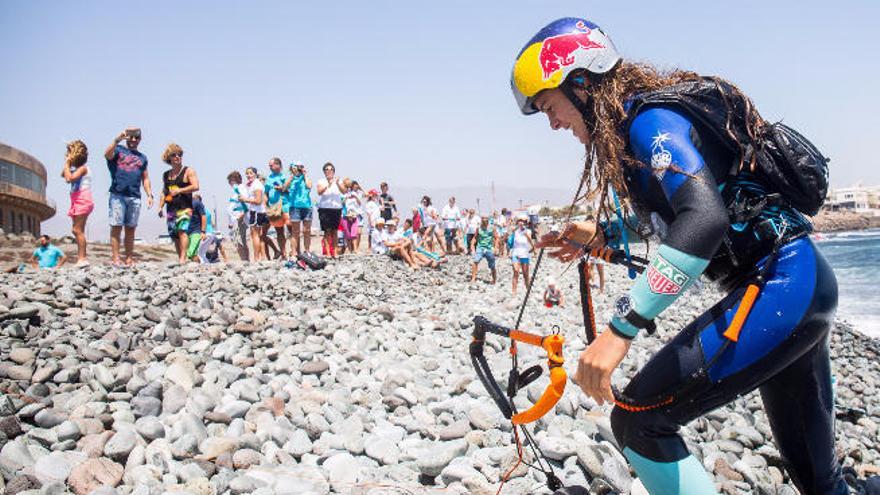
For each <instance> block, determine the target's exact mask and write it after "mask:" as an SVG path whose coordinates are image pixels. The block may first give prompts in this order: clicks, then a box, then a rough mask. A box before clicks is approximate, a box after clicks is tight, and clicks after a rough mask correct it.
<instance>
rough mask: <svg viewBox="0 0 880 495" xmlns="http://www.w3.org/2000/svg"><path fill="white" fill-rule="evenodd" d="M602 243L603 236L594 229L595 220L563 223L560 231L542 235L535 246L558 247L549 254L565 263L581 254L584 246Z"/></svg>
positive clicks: (538, 247)
mask: <svg viewBox="0 0 880 495" xmlns="http://www.w3.org/2000/svg"><path fill="white" fill-rule="evenodd" d="M604 244H605V238H604V237H603V236H602V234H601V232H597V231H596V223H595V222H571V223H568V224H566V225H565V227H564V228H563V229H562V232H555V231H551V232H548V233H546V234H544V235H542V236H541V238H540V239H538V243H537V244H536V245H535V248H537V249H540V248H548V247H549V248H558V249H557V250H556V251H553V252H552V253H550V254H549V256H550V257H551V258H556V259H558V260H559V261H562V262H566V263H567V262H569V261H573V260H575V259H577V258H578V257H579V256H581V255H582V254H583V253H584V248H587V249H589V248H593V247H598V246H602V245H604Z"/></svg>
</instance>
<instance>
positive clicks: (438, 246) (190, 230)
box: [31, 127, 538, 294]
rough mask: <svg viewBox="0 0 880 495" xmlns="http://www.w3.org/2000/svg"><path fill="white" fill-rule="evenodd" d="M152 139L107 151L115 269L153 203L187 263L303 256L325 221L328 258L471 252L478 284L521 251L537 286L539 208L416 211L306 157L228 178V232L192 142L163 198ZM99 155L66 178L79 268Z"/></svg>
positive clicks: (423, 204) (73, 147)
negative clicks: (230, 249)
mask: <svg viewBox="0 0 880 495" xmlns="http://www.w3.org/2000/svg"><path fill="white" fill-rule="evenodd" d="M141 137H142V133H141V130H140V129H138V128H133V127H132V128H127V129H125V130H124V131H123V132H121V133H120V134H119V135H118V136H116V137H115V138H114V139H113V142H112V143H110V145H109V146H107V148H106V149H105V150H104V156H103V158H104V159H105V160H106V163H107V167H108V171H109V173H110V180H111V184H110V191H109V192H110V197H109V218H108V223H109V225H110V246H111V256H112V259H111V263H112V264H113V265H115V266H131V265H133V264H134V252H133V251H134V239H135V231H136V229H137V226H138V220H139V218H140V215H141V209H142V207H143V206H144V203H146V208H147V209H152V208H153V206H154V204H155V205H156V206H157V213H158V215H159V217H160V218H162V219H164V220H165V222H166V227H167V232H168V237H169V238H170V240H171V242H173V244H174V247H175V250H176V253H177V257H178V261H179V262H180V263H181V264H183V263H187V262H200V263H217V262H220V261H226V260H227V254H226V248H225V244H226V243H230V244H232V245H233V246H234V248H235V251H236V252H237V254H238V257H239V258H240V259H241V260H242V261H252V262H259V261H266V260H282V261H289V260H295V259H296V258H297V257H298V256H300V255H301V254H302V253H304V252H311V250H312V235H311V232H312V226H313V222H315V221H317V226H318V228H319V230H320V232H321V235H320V237H319V239H320V246H321V249H320V252H321V253H322V254H323V256H324V257H327V258H331V259H336V258H338V257H339V256H342V255H346V254H357V253H372V254H375V255H387V256H389V257H390V258H391V259H392V260H396V261H399V262H401V263H402V264H404V265H405V266H407V267H409V268H410V269H414V270H415V269H421V268H436V267H438V266H440V265H441V264H443V263H445V262H447V260H448V259H449V256H452V255H467V256H470V257H471V262H472V264H471V274H470V277H471V281H472V282H475V281H476V280H477V275H478V271H479V266H480V264H481V263H482V262H483V260H485V262H486V265H487V268H488V270H489V273H490V276H491V278H490V279H489V280H490V281H491V283H495V282H496V281H497V272H496V259H497V258H498V257H504V256H509V258H510V260H511V263H512V267H513V274H514V275H513V281H512V289H513V293H514V294H516V292H517V288H518V280H519V278H520V277H522V281H523V284H524V286H526V287H527V286H528V285H529V283H530V278H529V274H530V270H529V267H530V262H531V257H532V255H533V253H534V250H535V249H534V240H535V238H536V235H537V231H536V227H537V225H538V215H537V213H538V212H537V208H535V209H529V210H528V212H521V213H518V214H514V213H513V212H512V211H511V210H509V209H507V208H503V209H502V210H501V211H500V212H497V211H496V212H493V213H492V214H491V215H488V216H480V215H479V214H478V212H477V211H475V210H474V209H473V208H460V207H459V206H458V204H457V203H456V199H455V198H454V197H450V198H448V200H447V202H446V204H444V205H443V206H442V207H440V208H439V210H438V208H437V207H436V206H435V205H434V203H433V201H432V199H431V198H430V197H429V196H423V197H422V199H421V201H420V202H419V204H418V205H417V206H416V207H414V208H412V209H411V210H409V211H403V210H401V209H399V208H398V204H397V202H396V201H395V199H394V197H393V196H392V195H391V194H390V193H389V186H388V183H386V182H382V183H381V184H380V185H379V189H378V190H376V189H369V190H365V189H364V188H363V187H362V186H361V184H360V183H359V182H358V181H357V180H352V179H351V178H349V177H341V176H339V175H337V172H336V167H335V166H334V165H333V164H332V163H330V162H327V163H325V164H324V165H323V167H322V168H321V174H319V175H320V178H318V179H317V180H315V181H313V180H312V176H311V175H310V173H309V170H308V168H307V167H306V165H305V164H304V163H302V162H299V161H293V162H291V163H289V164H288V165H287V166H286V167H285V165H284V163H283V162H282V160H281V159H280V158H278V157H273V158H271V159H269V161H268V163H267V165H266V166H265V167H263V168H257V167H247V168H246V169H245V170H244V171H243V174H242V172H241V171H238V170H236V171H232V172H230V173H229V174H228V175H227V177H226V178H227V182H228V184H229V193H228V196H227V200H226V212H225V213H226V214H225V216H226V229H225V232H224V233H221V232H220V229H218V228H217V221H218V220H217V219H216V218H214V216H215V215H214V214H213V213H212V212H211V210H210V209H209V208H206V207H205V204H204V203H203V201H202V200H201V197H200V194H199V190H200V183H199V176H198V173H197V172H196V170H195V169H194V168H192V167H189V166H186V165H184V149H183V148H182V147H181V146H180V145H178V144H176V143H171V144H169V145H168V146H167V147H166V148H165V150H164V152H163V153H162V156H161V159H162V161H163V162H164V163H165V164H166V165H167V169H166V170H164V171H163V172H162V182H161V188H160V189H158V190H157V191H156V192H157V194H156V195H155V196H154V190H153V186H152V183H151V181H150V175H149V173H148V167H147V165H148V159H147V157H146V156H145V155H144V154H143V153H142V152H140V151H139V150H138V147H139V145H140V142H141ZM123 143H124V144H123ZM87 162H88V148H87V147H86V145H85V143H83V142H82V141H79V140H77V141H73V142H71V143H69V144H68V145H67V153H66V156H65V162H64V167H63V170H62V174H61V175H62V178H63V179H64V180H65V181H66V182H67V183H68V184H69V185H70V209H69V211H68V215H69V216H70V217H71V220H72V228H71V230H72V233H73V236H74V239H75V241H76V245H77V259H76V261H75V262H74V264H75V265H76V266H83V265H87V264H88V263H89V261H88V255H87V240H86V235H85V232H86V229H85V228H86V223H87V221H88V218H89V215H90V214H91V212H92V210H93V209H94V200H93V197H92V191H91V187H92V171H91V170H90V167H89V165H88V164H87ZM142 191H143V194H142ZM56 251H57V252H56ZM65 261H66V258H65V257H64V256H63V253H60V250H57V248H55V247H54V246H52V245H51V243H49V239H48V237H45V236H44V237H41V239H40V245H39V247H38V248H37V251H36V252H35V253H34V256H33V258H32V260H31V262H32V264H33V265H34V266H35V267H43V268H50V267H54V266H60V265H61V264H63V263H64V262H65Z"/></svg>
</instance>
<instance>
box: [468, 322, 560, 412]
mask: <svg viewBox="0 0 880 495" xmlns="http://www.w3.org/2000/svg"><path fill="white" fill-rule="evenodd" d="M487 333H491V334H494V335H498V336H500V337H507V338H509V339H510V340H511V346H510V352H511V353H512V354H515V353H516V352H517V351H516V342H522V343H523V344H528V345H533V346H535V347H541V348H543V349H544V351H546V352H547V368H549V370H550V384H549V385H548V386H547V388H546V389H545V390H544V393H543V394H541V397H540V398H539V399H538V401H537V402H535V404H534V405H533V406H532V407H531V408H529V409H528V410H526V411H523V412H521V413H517V412H516V408H515V406H514V405H513V396H514V395H516V392H517V391H518V390H519V389H521V388H522V387H525V386H527V385H528V384H530V383H532V382H533V381H535V380H536V379H538V377H540V376H541V368H540V366H533V367H531V368H529V369H527V370H525V371H524V372H522V373H519V372H518V370H516V369H512V370H511V371H510V377H509V380H508V387H507V393H506V394H505V393H504V392H502V390H501V387H500V386H499V385H498V382H497V381H496V380H495V377H494V376H493V375H492V371H491V370H490V369H489V363H488V362H487V361H486V357H485V356H484V355H483V348H484V346H485V343H486V334H487ZM564 342H565V339H564V338H563V337H562V336H561V335H559V334H551V335H547V336H541V335H535V334H532V333H528V332H524V331H522V330H516V329H510V328H506V327H503V326H501V325H498V324H496V323H492V322H490V321H489V320H487V319H486V318H484V317H482V316H477V317H475V318H474V331H473V341H471V345H470V354H471V361H472V362H473V364H474V368H475V369H476V371H477V377H479V379H480V381H481V382H483V386H484V387H486V391H488V392H489V395H490V396H491V397H492V400H494V401H495V404H497V405H498V408H499V409H501V413H502V414H503V415H504V417H505V418H507V419H509V420H511V422H512V423H513V424H514V425H522V424H527V423H531V422H533V421H537V420H538V419H540V418H541V417H542V416H544V415H545V414H547V413H548V412H549V411H550V410H551V409H553V406H555V405H556V403H557V402H559V399H560V398H561V397H562V393H563V392H564V391H565V383H566V381H567V379H568V377H567V375H566V373H565V369H564V368H563V367H562V365H563V364H564V362H565V361H564V360H563V357H562V345H563V343H564Z"/></svg>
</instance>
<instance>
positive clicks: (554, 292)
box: [544, 278, 565, 308]
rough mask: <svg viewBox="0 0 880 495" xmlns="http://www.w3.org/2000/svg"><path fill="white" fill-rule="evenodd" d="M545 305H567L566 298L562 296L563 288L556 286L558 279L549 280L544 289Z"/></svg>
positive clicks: (549, 306) (550, 306) (561, 306)
mask: <svg viewBox="0 0 880 495" xmlns="http://www.w3.org/2000/svg"><path fill="white" fill-rule="evenodd" d="M544 306H547V307H548V308H552V307H554V306H559V307H560V308H564V307H565V298H564V297H563V296H562V290H561V289H560V288H559V287H557V286H556V279H552V278H551V279H549V280H548V281H547V289H546V290H544Z"/></svg>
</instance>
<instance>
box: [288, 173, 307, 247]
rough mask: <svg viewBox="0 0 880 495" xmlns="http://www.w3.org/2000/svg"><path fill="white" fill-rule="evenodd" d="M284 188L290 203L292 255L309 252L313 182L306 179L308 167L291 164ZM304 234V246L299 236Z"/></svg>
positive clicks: (289, 226) (289, 225)
mask: <svg viewBox="0 0 880 495" xmlns="http://www.w3.org/2000/svg"><path fill="white" fill-rule="evenodd" d="M284 187H285V188H286V189H287V198H288V201H289V202H290V212H289V216H290V223H288V229H290V255H291V256H293V253H294V251H296V254H297V255H299V254H301V253H302V250H303V248H304V249H305V250H306V251H308V250H309V249H310V248H311V247H312V180H311V179H309V178H308V177H306V166H305V164H304V163H303V162H299V161H295V162H293V163H291V164H290V176H289V177H288V179H287V183H285V185H284ZM300 232H302V237H303V239H302V244H300V241H299V235H300Z"/></svg>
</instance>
